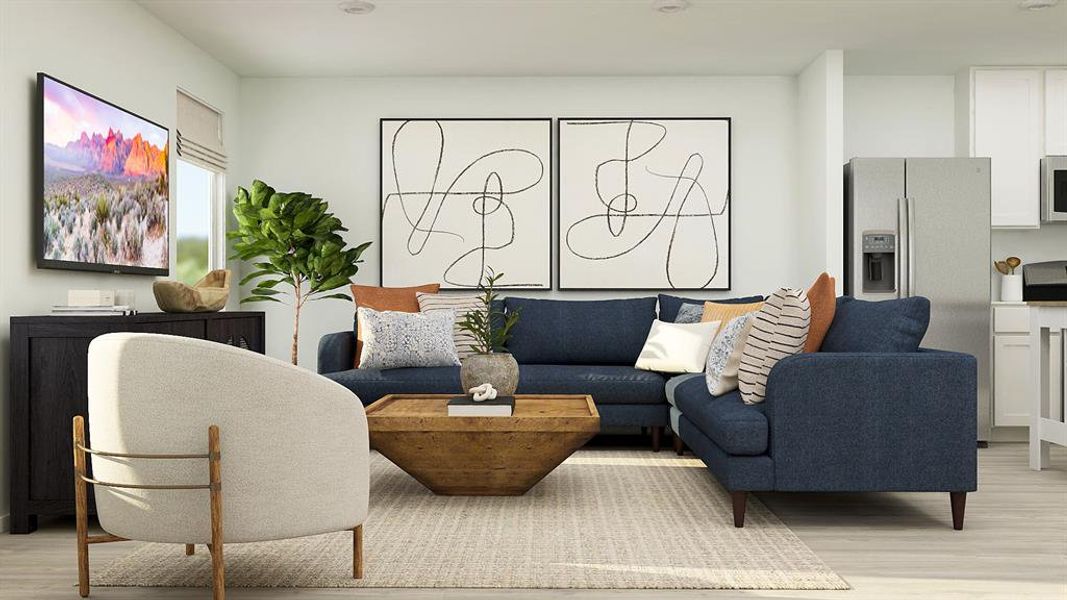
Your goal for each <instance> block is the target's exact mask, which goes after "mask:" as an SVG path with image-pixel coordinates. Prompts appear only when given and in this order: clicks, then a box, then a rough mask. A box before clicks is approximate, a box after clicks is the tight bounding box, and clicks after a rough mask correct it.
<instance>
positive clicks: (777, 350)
mask: <svg viewBox="0 0 1067 600" xmlns="http://www.w3.org/2000/svg"><path fill="white" fill-rule="evenodd" d="M753 318H754V319H755V320H754V321H753V322H752V329H751V330H749V333H748V337H746V338H745V348H744V350H742V353H741V366H740V367H738V369H737V385H738V387H739V388H740V389H741V398H742V399H743V400H744V401H745V404H758V403H760V402H763V399H764V397H766V395H767V377H768V376H770V373H771V369H773V368H774V365H775V364H777V363H778V361H780V360H782V359H783V358H785V357H787V356H792V355H794V354H800V352H802V351H803V350H804V342H805V341H806V340H807V339H808V326H809V324H810V322H811V305H810V304H809V303H808V295H807V294H806V293H804V290H795V289H791V288H781V289H780V290H778V291H777V292H775V293H773V294H771V296H770V297H769V298H767V302H766V303H765V304H764V305H763V308H761V309H760V310H759V311H758V312H757V313H756V315H755V317H753Z"/></svg>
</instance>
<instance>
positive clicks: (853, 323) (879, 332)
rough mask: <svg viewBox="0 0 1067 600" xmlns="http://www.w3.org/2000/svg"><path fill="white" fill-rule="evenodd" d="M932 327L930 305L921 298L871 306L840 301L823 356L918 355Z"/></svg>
mask: <svg viewBox="0 0 1067 600" xmlns="http://www.w3.org/2000/svg"><path fill="white" fill-rule="evenodd" d="M929 325H930V301H929V300H927V299H926V298H923V297H922V296H912V297H911V298H899V299H896V300H882V301H881V302H868V301H866V300H856V299H855V298H852V297H850V296H842V297H840V298H838V299H837V309H836V311H835V313H834V320H833V322H832V323H831V324H830V330H829V331H827V332H826V338H825V339H824V340H823V342H822V351H823V352H916V351H918V349H919V344H920V343H922V340H923V336H924V335H926V328H927V327H928V326H929Z"/></svg>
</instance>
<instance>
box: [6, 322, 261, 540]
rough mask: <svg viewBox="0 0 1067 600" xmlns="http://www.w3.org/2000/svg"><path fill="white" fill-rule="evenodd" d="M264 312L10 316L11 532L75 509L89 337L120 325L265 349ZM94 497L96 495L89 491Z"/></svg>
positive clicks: (25, 530) (126, 328)
mask: <svg viewBox="0 0 1067 600" xmlns="http://www.w3.org/2000/svg"><path fill="white" fill-rule="evenodd" d="M263 327H264V320H263V313H262V312H218V313H194V314H170V313H142V314H139V315H133V316H128V317H96V316H92V317H74V316H69V317H68V316H40V317H12V318H11V405H10V406H11V421H10V428H11V429H10V431H11V446H10V447H11V533H30V532H32V531H34V530H35V529H37V516H38V515H72V514H74V468H73V462H72V461H73V447H72V443H71V419H72V418H73V417H74V415H79V414H80V415H84V414H86V412H87V409H88V399H87V398H86V375H87V361H88V351H89V342H90V341H92V339H93V338H95V337H96V336H98V335H102V334H105V333H112V332H117V331H138V332H147V333H165V334H170V335H180V336H185V337H192V338H199V339H205V340H211V341H215V342H219V343H222V344H230V345H233V346H240V347H243V348H247V349H249V350H252V351H255V352H259V353H263V351H264V331H263ZM90 500H91V496H90Z"/></svg>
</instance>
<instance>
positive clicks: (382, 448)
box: [367, 394, 600, 496]
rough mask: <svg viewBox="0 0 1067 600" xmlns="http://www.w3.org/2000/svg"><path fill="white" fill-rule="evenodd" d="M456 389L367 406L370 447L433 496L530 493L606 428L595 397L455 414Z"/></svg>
mask: <svg viewBox="0 0 1067 600" xmlns="http://www.w3.org/2000/svg"><path fill="white" fill-rule="evenodd" d="M454 397H455V395H454V394H446V395H441V394H391V395H389V396H385V397H384V398H382V399H380V400H378V401H377V402H375V403H374V404H371V405H370V406H368V407H367V424H368V426H369V428H370V445H371V447H372V448H374V449H375V450H377V451H378V452H381V453H382V455H383V456H385V457H386V458H388V459H389V460H391V461H393V463H394V464H396V466H398V467H400V468H401V469H403V470H404V471H406V472H407V473H408V474H409V475H411V476H412V477H414V478H415V479H416V480H418V481H419V483H421V484H423V485H425V486H426V487H428V488H430V490H432V491H433V492H434V493H435V494H441V495H446V496H519V495H522V494H525V493H526V491H527V490H529V489H530V488H532V487H533V486H534V485H535V484H536V483H537V482H538V481H541V479H543V478H544V476H545V475H548V474H549V473H550V472H552V469H555V468H556V467H557V466H559V464H560V463H562V462H563V461H564V460H566V459H567V457H568V456H570V455H571V453H573V452H574V451H575V450H577V449H578V448H580V447H581V446H582V445H583V444H585V443H586V442H587V441H589V439H590V438H592V437H593V436H594V435H595V434H596V433H598V432H599V431H600V414H599V413H597V410H596V406H595V405H594V404H593V398H592V397H591V396H572V395H521V394H520V395H517V396H516V397H515V414H514V415H512V416H510V417H450V416H448V401H449V399H451V398H454Z"/></svg>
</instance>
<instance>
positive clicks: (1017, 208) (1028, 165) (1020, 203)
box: [972, 69, 1045, 228]
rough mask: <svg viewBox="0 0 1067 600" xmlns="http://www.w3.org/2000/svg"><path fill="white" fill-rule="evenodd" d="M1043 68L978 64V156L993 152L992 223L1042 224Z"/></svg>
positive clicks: (1007, 225)
mask: <svg viewBox="0 0 1067 600" xmlns="http://www.w3.org/2000/svg"><path fill="white" fill-rule="evenodd" d="M1043 76H1044V72H1043V70H1041V69H976V70H975V71H974V73H973V103H974V104H973V105H974V113H973V114H974V122H973V128H974V129H973V148H972V155H973V156H982V157H986V156H988V157H990V158H991V159H992V172H991V174H990V179H991V185H992V225H993V227H1005V228H1037V227H1040V225H1041V219H1040V201H1039V198H1040V195H1039V194H1040V187H1039V185H1040V180H1039V179H1040V178H1039V174H1038V165H1039V164H1040V160H1041V157H1042V156H1043V155H1044V150H1045V148H1044V145H1043V140H1042V138H1043V137H1044V135H1043V129H1042V123H1043V122H1044V120H1045V119H1044V111H1043V104H1044V98H1043V97H1042V88H1043V87H1044V85H1043V84H1044V82H1043Z"/></svg>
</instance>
